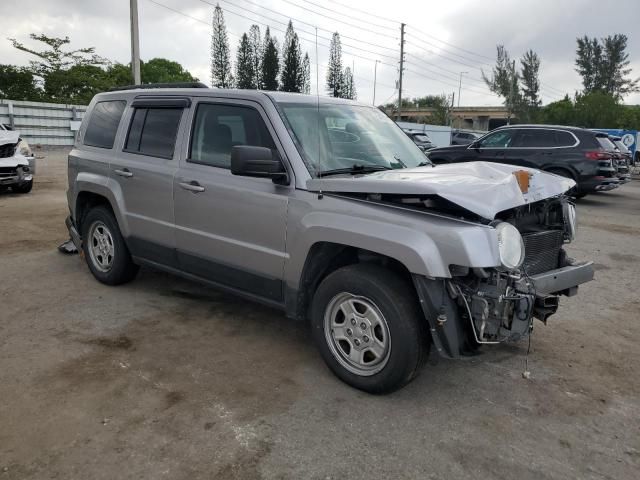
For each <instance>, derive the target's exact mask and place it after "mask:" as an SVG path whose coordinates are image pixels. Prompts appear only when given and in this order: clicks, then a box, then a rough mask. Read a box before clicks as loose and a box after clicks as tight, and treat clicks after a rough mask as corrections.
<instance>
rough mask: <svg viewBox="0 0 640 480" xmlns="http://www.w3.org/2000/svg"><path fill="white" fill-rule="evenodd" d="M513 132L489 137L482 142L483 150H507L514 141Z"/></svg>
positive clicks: (504, 132) (502, 132)
mask: <svg viewBox="0 0 640 480" xmlns="http://www.w3.org/2000/svg"><path fill="white" fill-rule="evenodd" d="M513 134H514V131H513V130H505V131H500V132H496V133H492V134H491V135H487V136H486V137H484V138H483V139H482V140H480V147H481V148H507V147H509V145H511V140H512V139H513Z"/></svg>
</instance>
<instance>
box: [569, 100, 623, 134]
mask: <svg viewBox="0 0 640 480" xmlns="http://www.w3.org/2000/svg"><path fill="white" fill-rule="evenodd" d="M574 105H575V111H576V119H575V124H576V125H578V126H581V127H585V128H613V127H615V126H617V124H618V117H619V115H620V113H621V107H620V105H619V104H618V100H617V99H616V97H615V96H614V95H612V94H610V93H606V92H598V91H596V92H591V93H583V94H578V95H576V99H575V102H574Z"/></svg>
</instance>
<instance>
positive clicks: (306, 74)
mask: <svg viewBox="0 0 640 480" xmlns="http://www.w3.org/2000/svg"><path fill="white" fill-rule="evenodd" d="M302 93H306V94H309V93H311V62H310V61H309V54H308V53H305V54H304V58H303V59H302Z"/></svg>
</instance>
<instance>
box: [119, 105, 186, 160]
mask: <svg viewBox="0 0 640 480" xmlns="http://www.w3.org/2000/svg"><path fill="white" fill-rule="evenodd" d="M182 110H183V109H182V108H136V109H135V110H134V112H133V118H132V119H131V125H130V127H129V135H127V142H126V144H125V146H124V150H125V151H127V152H130V153H139V154H142V155H149V156H151V157H160V158H167V159H170V158H173V150H174V148H175V145H176V136H177V135H178V126H179V125H180V117H181V116H182Z"/></svg>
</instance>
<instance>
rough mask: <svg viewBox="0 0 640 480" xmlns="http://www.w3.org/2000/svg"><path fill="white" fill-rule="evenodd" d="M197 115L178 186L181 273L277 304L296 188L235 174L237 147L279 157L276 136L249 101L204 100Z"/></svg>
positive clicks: (253, 104)
mask: <svg viewBox="0 0 640 480" xmlns="http://www.w3.org/2000/svg"><path fill="white" fill-rule="evenodd" d="M192 117H193V119H192V122H191V135H190V144H189V146H188V148H185V154H184V156H183V158H182V159H181V161H180V169H179V171H178V172H177V174H176V177H175V185H174V192H175V216H176V242H177V249H178V258H179V262H180V268H181V269H182V270H184V271H186V272H189V273H191V274H194V275H196V276H198V277H201V278H204V279H206V280H210V281H213V282H216V283H219V284H222V285H225V286H227V287H231V288H234V289H238V290H242V291H244V292H248V293H251V294H254V295H257V296H259V297H262V298H264V299H268V300H270V301H273V302H278V303H279V302H281V301H282V299H283V290H282V288H283V287H282V277H283V269H284V261H285V239H286V215H287V205H288V201H289V194H290V193H291V192H292V188H293V187H292V186H283V185H276V184H274V183H273V182H272V181H271V180H270V179H264V178H249V177H240V176H235V175H232V174H231V171H230V166H231V148H232V147H233V146H234V145H252V146H262V147H268V148H270V149H272V150H273V151H274V154H281V153H282V149H281V148H279V146H278V144H277V143H276V140H277V138H276V137H275V135H274V132H273V130H272V129H271V126H270V125H269V121H268V119H267V117H266V115H265V113H264V111H263V110H262V109H261V107H260V105H259V104H258V103H255V102H251V101H241V100H230V99H224V100H222V99H221V100H219V101H216V100H213V99H205V100H201V101H199V103H198V104H197V106H196V107H195V109H194V111H193V114H192ZM278 152H279V153H278Z"/></svg>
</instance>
